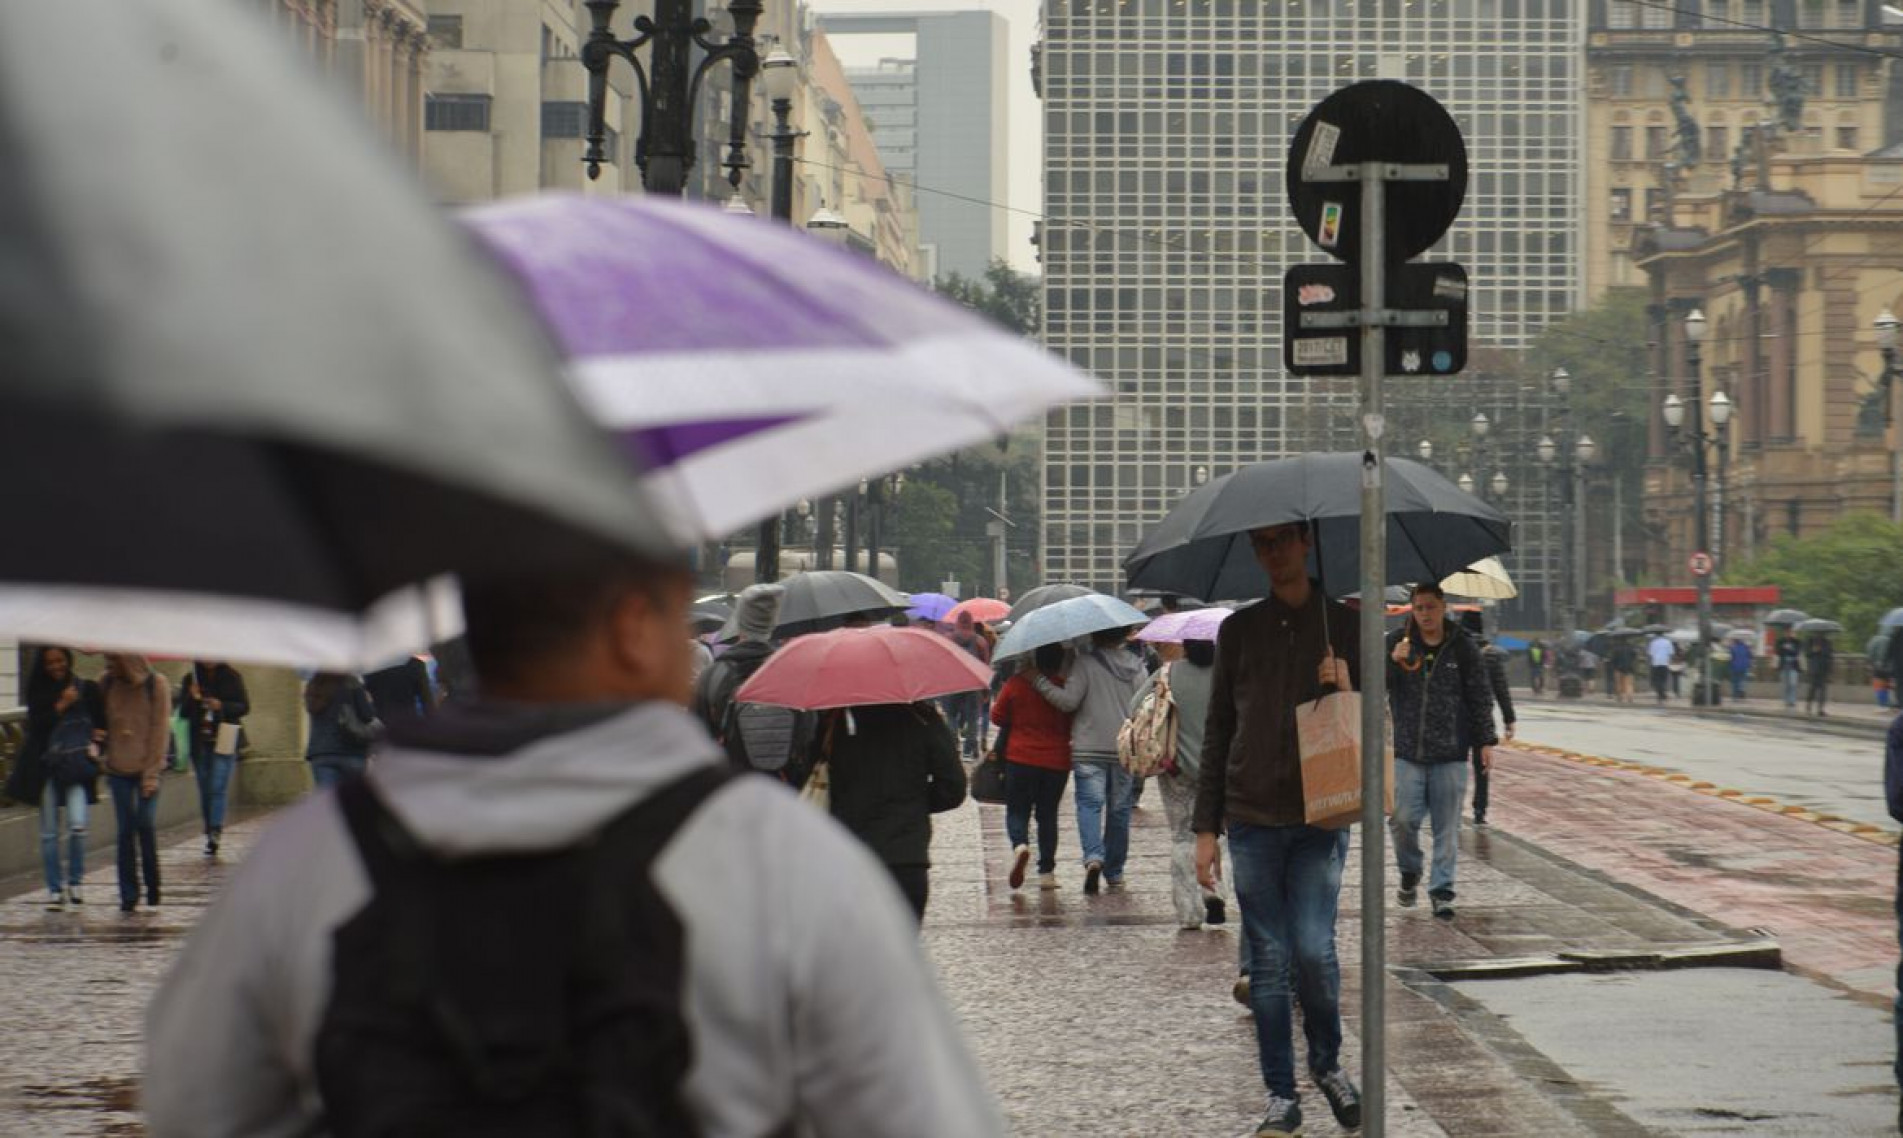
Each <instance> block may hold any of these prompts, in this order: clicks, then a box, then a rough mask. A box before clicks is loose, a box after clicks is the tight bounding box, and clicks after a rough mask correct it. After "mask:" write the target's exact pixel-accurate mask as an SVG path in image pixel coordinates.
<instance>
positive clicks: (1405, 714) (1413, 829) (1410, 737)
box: [1388, 584, 1500, 919]
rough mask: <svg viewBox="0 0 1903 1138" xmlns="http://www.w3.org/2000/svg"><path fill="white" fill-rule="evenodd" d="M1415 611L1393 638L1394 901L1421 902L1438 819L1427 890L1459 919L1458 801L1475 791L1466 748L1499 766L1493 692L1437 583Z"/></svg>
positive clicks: (1489, 765)
mask: <svg viewBox="0 0 1903 1138" xmlns="http://www.w3.org/2000/svg"><path fill="white" fill-rule="evenodd" d="M1413 609H1414V615H1413V617H1412V619H1410V620H1409V621H1408V623H1407V627H1406V628H1404V629H1402V630H1401V631H1399V632H1397V633H1394V634H1393V635H1392V636H1391V637H1389V639H1388V707H1389V710H1391V711H1392V712H1393V715H1394V816H1393V817H1392V818H1390V819H1389V820H1388V829H1389V831H1390V832H1391V833H1392V834H1393V835H1394V860H1395V864H1396V865H1397V866H1399V868H1400V870H1401V888H1400V890H1399V892H1397V893H1396V894H1395V900H1397V901H1398V902H1400V903H1401V904H1402V905H1404V906H1407V905H1413V904H1414V903H1415V900H1416V898H1417V893H1416V890H1417V889H1418V887H1419V885H1420V882H1421V869H1422V858H1421V821H1422V820H1423V819H1424V818H1432V819H1433V823H1434V864H1433V872H1432V875H1431V876H1430V878H1429V879H1428V883H1427V895H1428V897H1429V899H1430V900H1432V901H1433V904H1434V915H1435V916H1436V917H1441V918H1444V919H1451V918H1452V917H1453V915H1454V863H1455V861H1456V859H1457V858H1458V857H1459V855H1460V806H1461V803H1462V802H1463V801H1465V800H1466V797H1467V751H1468V747H1469V746H1473V747H1478V748H1479V749H1480V766H1481V769H1483V770H1492V769H1493V748H1494V745H1495V744H1496V743H1498V742H1499V741H1500V740H1499V737H1498V736H1497V735H1495V734H1494V730H1493V693H1492V691H1491V689H1489V688H1488V686H1487V673H1486V664H1485V662H1484V661H1483V660H1482V659H1481V655H1480V647H1479V645H1477V644H1476V643H1475V642H1474V640H1473V638H1472V637H1470V636H1468V635H1467V634H1466V633H1464V632H1462V631H1461V630H1460V629H1459V628H1458V627H1456V626H1455V625H1452V624H1449V623H1448V621H1447V598H1446V596H1445V595H1444V594H1443V593H1442V592H1441V589H1440V586H1439V585H1433V584H1424V585H1416V586H1414V595H1413Z"/></svg>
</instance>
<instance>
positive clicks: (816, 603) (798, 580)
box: [773, 569, 912, 636]
mask: <svg viewBox="0 0 1903 1138" xmlns="http://www.w3.org/2000/svg"><path fill="white" fill-rule="evenodd" d="M780 584H782V585H784V586H786V596H785V598H784V599H783V600H781V602H780V623H779V624H778V625H776V626H774V629H773V634H774V635H775V636H802V635H804V634H806V633H808V632H825V631H827V630H828V629H833V628H838V627H840V626H841V625H843V624H845V622H846V621H847V619H849V618H851V617H855V616H864V617H866V618H868V619H871V620H883V619H885V618H886V617H889V616H891V615H893V614H894V613H902V612H904V611H905V610H906V609H908V608H911V607H912V598H911V597H909V596H907V595H906V594H904V593H901V592H899V591H898V590H897V589H894V588H892V587H890V586H889V585H886V584H884V583H883V582H880V581H875V580H873V579H872V578H871V577H868V576H866V575H864V574H863V573H848V572H846V571H845V570H843V569H818V570H814V571H812V572H808V573H795V574H793V575H792V576H791V577H788V578H787V579H786V580H784V581H781V582H780Z"/></svg>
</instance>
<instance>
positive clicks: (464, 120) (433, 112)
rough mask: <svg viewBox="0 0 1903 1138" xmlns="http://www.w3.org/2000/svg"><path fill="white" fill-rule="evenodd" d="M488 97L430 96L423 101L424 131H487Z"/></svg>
mask: <svg viewBox="0 0 1903 1138" xmlns="http://www.w3.org/2000/svg"><path fill="white" fill-rule="evenodd" d="M489 103H490V97H489V96H488V95H430V96H428V97H427V98H425V99H424V100H423V129H424V130H485V131H486V130H488V129H489Z"/></svg>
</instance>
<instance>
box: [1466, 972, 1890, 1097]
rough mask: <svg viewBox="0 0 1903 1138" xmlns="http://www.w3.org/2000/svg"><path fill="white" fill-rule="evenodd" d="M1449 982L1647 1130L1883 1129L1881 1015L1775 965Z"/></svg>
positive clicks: (1885, 1071) (1886, 1048)
mask: <svg viewBox="0 0 1903 1138" xmlns="http://www.w3.org/2000/svg"><path fill="white" fill-rule="evenodd" d="M1451 987H1452V988H1453V990H1454V991H1456V992H1458V993H1459V994H1460V995H1462V996H1465V997H1467V998H1468V999H1470V1000H1472V1001H1474V1002H1475V1003H1477V1004H1479V1005H1480V1006H1481V1007H1482V1008H1484V1009H1485V1011H1486V1012H1487V1013H1491V1015H1492V1016H1494V1017H1497V1018H1498V1020H1499V1021H1501V1022H1502V1023H1504V1024H1505V1026H1506V1027H1507V1028H1509V1029H1511V1030H1512V1031H1513V1032H1515V1033H1517V1034H1518V1035H1519V1037H1520V1038H1521V1039H1523V1040H1525V1042H1526V1043H1527V1044H1529V1045H1531V1046H1532V1048H1533V1049H1534V1050H1536V1051H1538V1052H1540V1053H1541V1055H1543V1056H1544V1057H1545V1058H1546V1059H1547V1060H1549V1061H1550V1062H1552V1063H1553V1064H1555V1065H1557V1066H1558V1067H1560V1068H1562V1069H1563V1070H1564V1071H1565V1072H1566V1073H1567V1074H1568V1075H1570V1076H1572V1078H1573V1079H1574V1080H1576V1081H1577V1083H1578V1084H1579V1085H1580V1086H1581V1087H1583V1088H1584V1089H1586V1090H1587V1091H1588V1092H1589V1093H1590V1094H1591V1095H1592V1097H1594V1098H1596V1099H1598V1100H1599V1101H1601V1102H1603V1103H1606V1104H1609V1105H1610V1106H1612V1107H1613V1108H1615V1109H1617V1110H1618V1111H1619V1112H1620V1113H1622V1114H1624V1115H1625V1116H1626V1117H1627V1118H1630V1119H1631V1120H1632V1121H1633V1122H1636V1123H1638V1124H1639V1125H1640V1126H1643V1127H1646V1128H1647V1129H1651V1130H1655V1131H1660V1132H1665V1133H1697V1134H1700V1135H1706V1134H1752V1135H1764V1134H1884V1133H1889V1134H1893V1133H1895V1132H1896V1131H1895V1127H1896V1117H1897V1115H1896V1109H1897V1107H1896V1102H1897V1099H1896V1094H1897V1092H1896V1087H1895V1084H1894V1082H1893V1081H1892V1080H1891V1079H1890V1078H1889V1064H1890V1061H1891V1058H1892V1057H1893V1055H1894V1052H1895V1048H1896V1039H1895V1036H1894V1034H1893V1033H1892V1028H1891V1025H1890V1022H1889V1016H1888V1014H1887V1012H1886V1011H1884V1010H1882V1009H1878V1008H1873V1007H1870V1006H1867V1005H1865V1004H1862V1003H1859V1002H1858V1001H1856V1000H1854V999H1850V998H1847V997H1845V996H1842V995H1839V994H1837V993H1835V992H1832V991H1830V990H1829V989H1826V988H1824V987H1822V986H1820V985H1817V984H1814V983H1812V982H1810V981H1808V980H1804V979H1801V978H1799V977H1796V976H1791V975H1789V974H1787V973H1783V972H1774V971H1768V970H1760V969H1737V968H1699V969H1686V970H1682V971H1669V972H1620V973H1611V974H1588V975H1569V976H1545V977H1536V978H1529V979H1519V980H1476V981H1464V982H1460V983H1456V984H1453V985H1451Z"/></svg>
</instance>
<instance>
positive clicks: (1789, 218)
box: [1632, 151, 1903, 583]
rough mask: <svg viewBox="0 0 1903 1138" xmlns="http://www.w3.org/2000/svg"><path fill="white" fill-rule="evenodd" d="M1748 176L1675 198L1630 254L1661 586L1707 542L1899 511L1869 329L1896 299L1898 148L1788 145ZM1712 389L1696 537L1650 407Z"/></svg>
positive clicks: (1721, 555)
mask: <svg viewBox="0 0 1903 1138" xmlns="http://www.w3.org/2000/svg"><path fill="white" fill-rule="evenodd" d="M1743 182H1744V184H1743V185H1742V186H1741V187H1740V188H1738V189H1725V190H1722V191H1719V192H1714V193H1705V194H1695V195H1693V194H1687V195H1684V196H1682V197H1680V198H1679V200H1678V201H1677V202H1676V203H1675V209H1674V217H1675V220H1676V224H1675V225H1671V226H1656V227H1652V228H1649V229H1646V230H1645V231H1643V232H1642V233H1641V234H1640V235H1639V238H1638V240H1637V242H1636V243H1635V245H1634V247H1633V253H1632V257H1633V263H1634V266H1635V267H1636V268H1637V269H1638V270H1639V271H1640V272H1642V273H1644V274H1646V276H1647V278H1648V279H1649V287H1650V289H1651V300H1652V304H1651V308H1650V313H1651V318H1652V333H1651V336H1650V339H1651V341H1652V344H1653V374H1654V377H1655V381H1654V384H1653V390H1654V397H1653V399H1652V400H1651V403H1652V412H1653V413H1652V414H1651V415H1650V416H1649V417H1648V418H1649V422H1650V428H1649V439H1648V456H1649V457H1648V465H1647V471H1646V486H1645V503H1646V506H1645V508H1646V525H1647V529H1648V531H1649V532H1648V534H1647V537H1648V538H1650V540H1649V541H1647V542H1646V543H1645V544H1646V547H1647V551H1648V552H1647V559H1646V570H1647V572H1648V574H1650V575H1651V576H1652V578H1653V579H1655V580H1660V581H1665V582H1678V583H1688V582H1689V580H1690V578H1689V575H1688V573H1687V570H1686V561H1687V558H1688V556H1689V555H1690V554H1691V552H1692V551H1693V550H1695V549H1697V548H1699V547H1700V546H1701V545H1702V546H1704V547H1705V548H1708V549H1709V550H1710V551H1711V552H1712V554H1713V555H1714V556H1715V557H1717V558H1718V560H1719V562H1720V566H1721V567H1722V565H1723V564H1724V562H1725V561H1726V559H1727V558H1731V559H1737V558H1740V557H1749V556H1750V555H1751V554H1753V553H1754V552H1756V551H1757V550H1758V549H1759V548H1761V547H1762V546H1763V545H1764V543H1765V542H1766V541H1767V540H1769V539H1770V538H1772V537H1774V536H1777V535H1780V534H1792V535H1797V536H1804V535H1809V534H1814V533H1816V532H1817V531H1818V530H1821V529H1823V528H1825V527H1827V526H1829V525H1831V524H1832V523H1833V522H1835V521H1836V520H1838V519H1839V518H1840V517H1842V516H1843V515H1844V514H1846V513H1849V512H1852V511H1868V512H1874V513H1881V514H1889V513H1890V512H1891V510H1892V509H1893V508H1894V506H1895V502H1894V495H1895V493H1896V486H1895V483H1894V482H1893V473H1892V472H1893V469H1894V467H1893V466H1892V463H1893V462H1894V461H1895V459H1894V455H1895V453H1896V449H1897V447H1898V443H1899V439H1898V432H1899V429H1903V428H1899V426H1897V425H1894V424H1892V425H1888V426H1886V423H1885V409H1884V407H1883V405H1882V391H1883V388H1882V379H1881V377H1882V374H1883V359H1882V356H1881V353H1880V351H1879V349H1878V345H1877V336H1876V331H1875V329H1874V328H1873V324H1874V322H1875V320H1876V318H1877V316H1878V314H1879V313H1881V312H1883V311H1884V310H1886V309H1888V310H1890V311H1892V312H1894V311H1897V310H1898V309H1899V308H1903V271H1899V269H1900V267H1903V151H1883V152H1879V153H1876V154H1871V155H1856V154H1848V153H1826V154H1808V155H1783V156H1779V157H1774V158H1769V159H1767V160H1765V161H1764V162H1763V163H1762V168H1761V170H1759V171H1756V172H1747V173H1746V175H1745V177H1744V179H1743ZM1694 308H1696V309H1700V310H1702V312H1703V314H1704V316H1705V319H1706V323H1707V329H1708V332H1707V338H1706V340H1705V342H1704V344H1703V345H1702V347H1701V355H1702V357H1703V360H1702V366H1701V367H1700V369H1699V374H1698V375H1696V376H1694V375H1692V374H1691V366H1690V353H1689V345H1688V343H1687V338H1686V329H1685V317H1686V316H1687V315H1688V314H1689V313H1690V311H1691V310H1693V309H1694ZM1719 391H1723V392H1725V394H1726V396H1727V398H1728V399H1729V400H1730V401H1731V403H1732V404H1733V406H1734V408H1735V411H1734V413H1733V415H1732V418H1731V421H1730V423H1729V425H1728V427H1727V428H1726V430H1725V431H1724V432H1723V435H1724V437H1723V447H1722V455H1723V462H1722V465H1719V464H1717V463H1716V462H1714V464H1713V467H1712V470H1711V475H1712V489H1713V496H1712V499H1711V501H1712V504H1713V509H1712V511H1711V518H1710V526H1711V529H1710V532H1709V533H1708V534H1707V535H1706V537H1707V540H1706V541H1705V542H1702V543H1701V542H1697V541H1696V537H1697V535H1696V534H1695V526H1694V524H1693V520H1692V519H1693V516H1694V498H1693V493H1692V482H1691V477H1690V474H1689V462H1688V458H1687V456H1686V455H1685V454H1684V453H1682V452H1681V450H1680V449H1679V448H1678V447H1677V446H1675V444H1674V441H1673V438H1672V435H1671V432H1670V431H1669V430H1668V429H1667V428H1666V426H1665V424H1664V422H1663V420H1662V417H1661V416H1660V415H1659V414H1658V413H1657V412H1658V408H1659V406H1660V405H1661V404H1662V401H1663V400H1664V398H1665V397H1666V395H1667V394H1668V393H1671V394H1676V395H1678V396H1679V398H1680V399H1682V400H1685V401H1687V402H1690V401H1692V400H1693V399H1696V400H1698V402H1699V405H1700V407H1701V408H1702V407H1706V406H1708V404H1709V401H1710V399H1711V396H1712V395H1713V394H1714V393H1716V392H1719ZM1686 419H1687V424H1688V426H1689V424H1690V423H1691V422H1692V421H1693V420H1692V416H1691V415H1690V414H1687V416H1686ZM1706 429H1707V430H1708V431H1709V430H1710V429H1711V428H1710V424H1709V421H1708V419H1707V422H1706Z"/></svg>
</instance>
